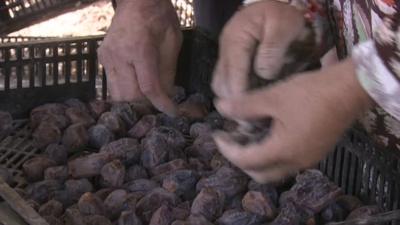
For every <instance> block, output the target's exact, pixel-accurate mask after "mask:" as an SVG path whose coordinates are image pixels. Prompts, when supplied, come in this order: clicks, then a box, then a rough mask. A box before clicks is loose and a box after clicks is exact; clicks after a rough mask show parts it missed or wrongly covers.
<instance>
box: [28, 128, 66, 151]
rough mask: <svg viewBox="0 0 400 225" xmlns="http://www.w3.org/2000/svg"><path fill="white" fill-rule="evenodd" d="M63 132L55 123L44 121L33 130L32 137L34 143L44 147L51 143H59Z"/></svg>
mask: <svg viewBox="0 0 400 225" xmlns="http://www.w3.org/2000/svg"><path fill="white" fill-rule="evenodd" d="M61 137H62V133H61V130H60V128H58V127H57V126H56V125H55V124H54V123H49V122H42V123H40V125H39V126H38V127H37V128H36V129H35V130H34V131H33V133H32V138H33V142H34V145H35V146H36V147H38V148H44V147H46V146H47V145H49V144H53V143H58V142H59V141H60V140H61Z"/></svg>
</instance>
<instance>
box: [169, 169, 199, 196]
mask: <svg viewBox="0 0 400 225" xmlns="http://www.w3.org/2000/svg"><path fill="white" fill-rule="evenodd" d="M198 179H199V176H198V175H197V173H195V172H194V171H193V170H177V171H175V172H172V173H171V174H169V175H167V176H166V177H165V178H164V180H163V183H162V186H163V188H164V189H166V190H167V191H169V192H172V193H175V195H177V196H178V197H182V198H183V199H186V200H189V199H193V198H194V196H195V195H196V183H197V181H198Z"/></svg>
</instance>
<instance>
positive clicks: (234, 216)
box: [218, 209, 263, 225]
mask: <svg viewBox="0 0 400 225" xmlns="http://www.w3.org/2000/svg"><path fill="white" fill-rule="evenodd" d="M262 222H263V219H262V218H261V217H260V216H258V215H256V214H252V213H250V212H246V211H241V210H238V209H231V210H228V211H225V212H224V214H222V216H221V217H220V218H219V219H218V224H220V225H236V224H237V225H261V223H262Z"/></svg>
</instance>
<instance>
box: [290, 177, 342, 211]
mask: <svg viewBox="0 0 400 225" xmlns="http://www.w3.org/2000/svg"><path fill="white" fill-rule="evenodd" d="M340 194H341V190H340V188H339V187H338V186H336V185H335V184H334V183H332V182H331V181H329V179H328V178H327V177H325V176H324V175H323V174H322V173H321V172H320V171H318V170H307V171H305V172H304V173H301V174H299V175H297V177H296V183H295V185H294V186H293V187H292V188H291V189H290V190H289V191H288V193H287V194H286V196H285V198H286V201H291V202H293V203H294V204H296V205H297V206H298V207H299V208H308V209H309V210H312V211H313V212H314V213H319V212H320V211H321V210H322V209H324V208H325V207H327V206H328V205H329V204H331V203H333V202H334V201H335V199H336V198H337V197H338V196H339V195H340ZM283 204H285V203H284V202H283Z"/></svg>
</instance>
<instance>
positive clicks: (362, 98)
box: [322, 58, 373, 117]
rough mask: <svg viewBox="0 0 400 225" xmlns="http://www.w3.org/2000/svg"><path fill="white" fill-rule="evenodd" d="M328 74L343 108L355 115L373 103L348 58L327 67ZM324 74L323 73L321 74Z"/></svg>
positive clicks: (351, 61)
mask: <svg viewBox="0 0 400 225" xmlns="http://www.w3.org/2000/svg"><path fill="white" fill-rule="evenodd" d="M326 70H329V71H328V76H330V82H331V83H332V84H336V85H332V86H333V88H334V89H336V90H334V91H336V93H338V94H339V95H340V99H339V101H340V102H341V103H342V105H343V106H344V108H345V109H348V110H349V111H350V112H354V113H355V116H356V117H357V116H358V115H359V114H360V113H363V112H365V111H366V110H368V109H369V108H370V107H371V106H372V105H373V100H372V99H371V97H370V96H369V95H368V93H367V92H366V91H365V90H364V88H363V87H362V86H361V84H360V82H359V80H358V78H357V74H356V70H355V66H354V63H353V60H352V59H351V58H348V59H346V60H344V61H343V62H341V63H338V64H336V65H335V66H332V67H328V68H327V69H326ZM322 76H324V75H322Z"/></svg>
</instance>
